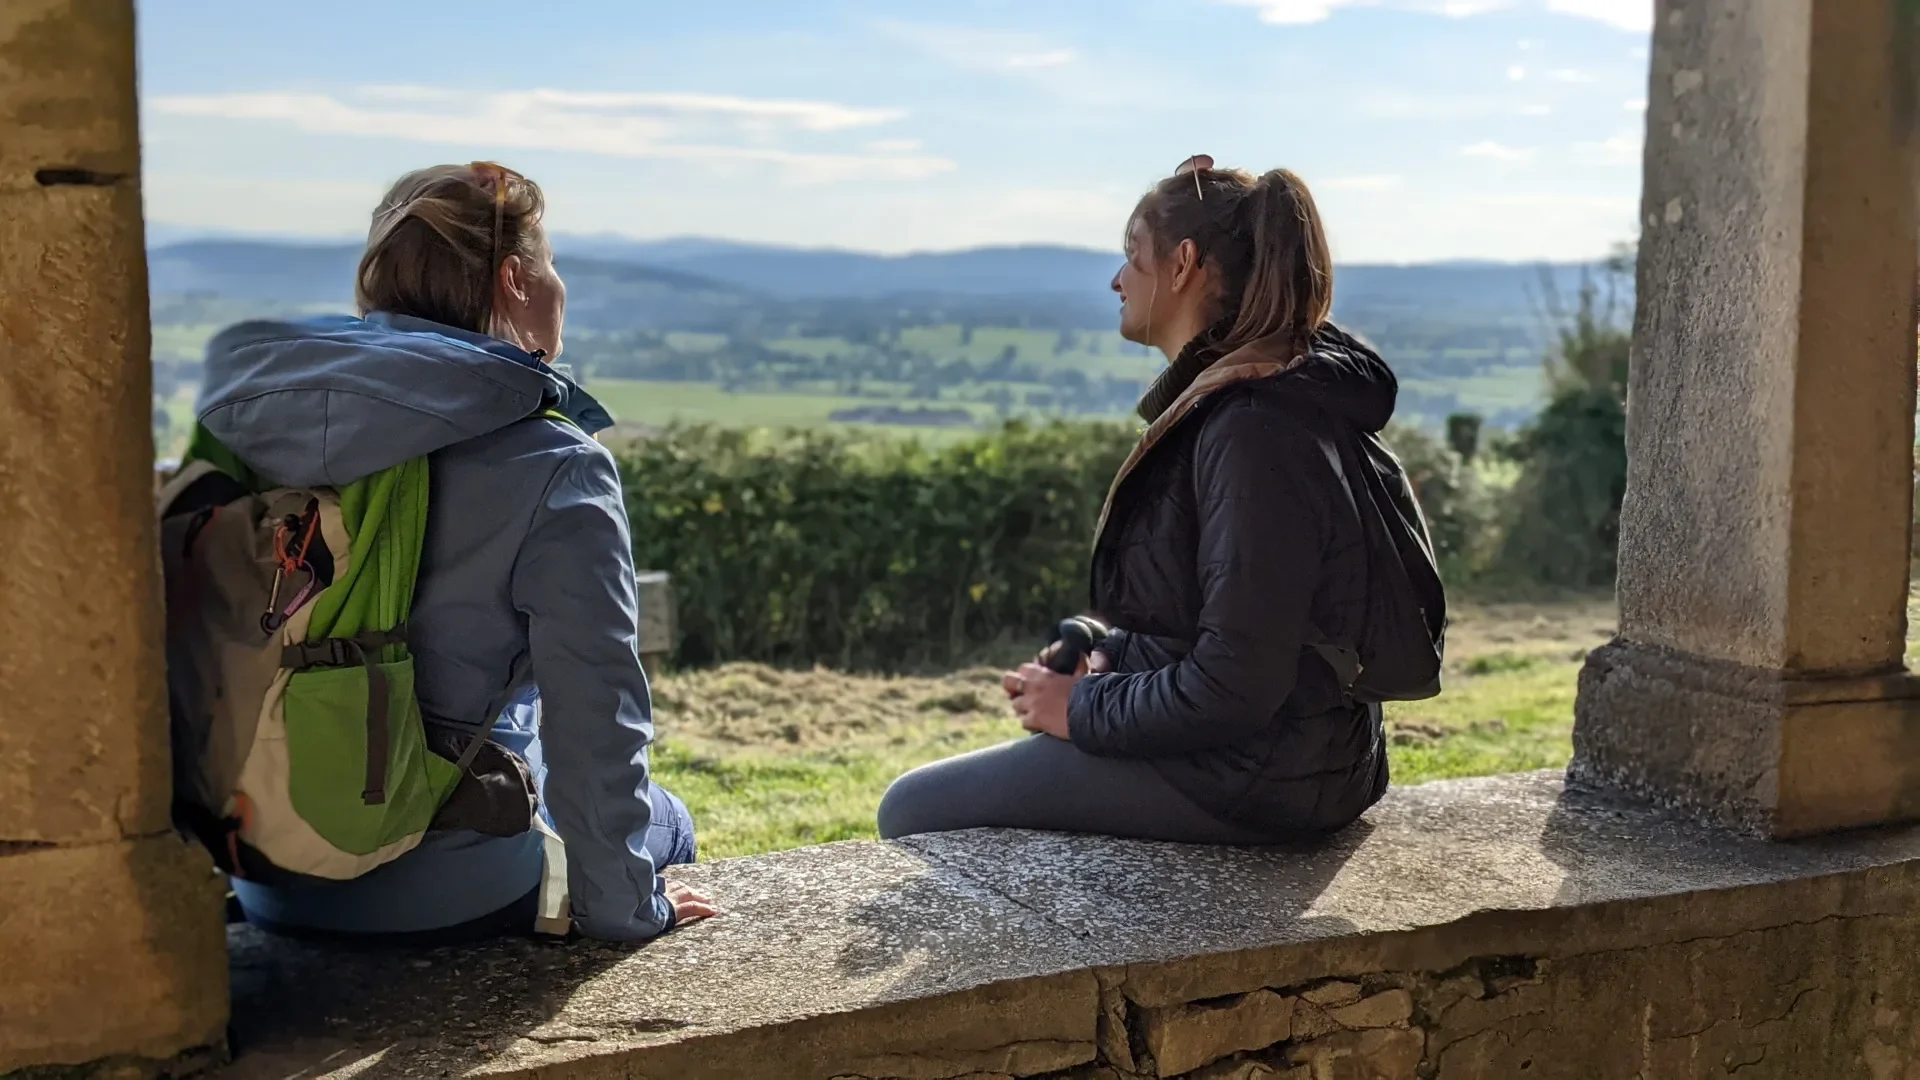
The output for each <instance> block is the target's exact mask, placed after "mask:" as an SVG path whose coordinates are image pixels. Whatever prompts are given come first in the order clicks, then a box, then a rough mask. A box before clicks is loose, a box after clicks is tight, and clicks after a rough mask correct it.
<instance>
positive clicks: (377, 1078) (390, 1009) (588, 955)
mask: <svg viewBox="0 0 1920 1080" xmlns="http://www.w3.org/2000/svg"><path fill="white" fill-rule="evenodd" d="M228 948H229V950H230V952H231V957H232V978H233V998H234V1011H233V1022H232V1028H231V1029H230V1033H229V1034H230V1038H231V1041H232V1049H233V1052H234V1056H235V1058H236V1061H237V1063H236V1065H235V1066H233V1067H232V1068H230V1069H229V1070H228V1071H227V1072H226V1074H225V1075H227V1076H233V1077H255V1076H258V1077H269V1076H271V1077H290V1076H296V1075H308V1074H320V1073H327V1072H331V1071H333V1070H337V1069H341V1068H345V1067H347V1066H349V1065H353V1064H356V1063H358V1064H360V1066H361V1067H360V1068H359V1069H357V1070H356V1071H355V1073H354V1075H355V1076H357V1077H362V1078H366V1080H385V1078H387V1077H392V1076H400V1075H403V1074H411V1073H412V1072H413V1071H415V1070H417V1069H418V1068H419V1066H420V1060H419V1058H418V1057H417V1056H415V1055H414V1054H413V1053H398V1054H395V1053H391V1051H393V1050H395V1049H396V1048H399V1047H403V1046H411V1045H417V1044H420V1043H431V1044H432V1045H433V1048H434V1049H433V1054H432V1059H433V1062H434V1065H435V1066H436V1067H438V1068H443V1069H445V1070H446V1073H447V1074H448V1075H459V1074H462V1073H465V1072H468V1071H471V1070H473V1069H475V1068H478V1067H480V1066H483V1065H485V1064H487V1063H488V1062H490V1061H492V1060H493V1059H494V1058H495V1057H497V1056H498V1052H499V1051H500V1050H501V1049H503V1048H505V1047H507V1046H508V1045H510V1044H513V1043H514V1042H516V1041H517V1040H520V1039H528V1038H531V1039H536V1040H537V1041H564V1040H566V1039H567V1038H568V1035H567V1032H566V1031H565V1030H564V1028H560V1029H556V1028H555V1027H554V1025H553V1024H552V1021H553V1020H554V1019H555V1017H557V1016H559V1015H560V1013H561V1011H562V1010H563V1009H564V1008H565V1007H566V1005H567V1003H568V1002H569V1001H570V1000H571V999H572V997H573V995H574V993H575V992H576V991H577V990H578V989H579V988H580V987H581V986H582V985H583V984H584V983H586V982H588V981H589V980H591V979H592V978H594V977H595V976H596V975H599V974H600V973H602V972H604V971H606V970H607V969H609V968H611V967H613V966H614V965H616V964H618V963H620V962H621V961H622V960H624V959H626V958H628V957H630V956H632V955H633V953H634V951H635V950H634V949H633V948H632V947H621V946H613V945H602V944H596V943H592V942H573V943H570V944H565V945H561V944H550V943H545V942H539V941H534V940H529V939H514V940H503V941H499V942H495V943H491V944H489V945H487V946H486V947H485V948H474V947H472V946H465V947H462V946H452V947H445V948H434V949H416V948H378V947H369V946H356V945H351V944H346V943H341V942H319V941H298V940H292V939H288V938H281V937H274V936H272V935H269V934H265V933H262V932H261V931H259V930H256V929H253V928H251V927H246V926H239V927H235V928H233V929H231V930H230V931H229V932H228ZM626 1022H627V1023H628V1024H629V1025H631V1027H632V1029H633V1033H634V1034H636V1035H640V1034H644V1033H647V1032H650V1031H658V1030H669V1031H670V1030H673V1029H674V1028H676V1027H678V1026H680V1025H679V1023H678V1022H677V1021H672V1020H668V1021H664V1022H663V1024H664V1026H659V1025H655V1026H649V1021H648V1019H647V1018H646V1017H628V1018H626Z"/></svg>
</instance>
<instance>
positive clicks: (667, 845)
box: [493, 688, 699, 870]
mask: <svg viewBox="0 0 1920 1080" xmlns="http://www.w3.org/2000/svg"><path fill="white" fill-rule="evenodd" d="M539 699H540V694H539V691H538V690H535V689H533V688H528V689H527V690H526V691H525V692H523V693H522V694H521V695H520V696H519V697H518V698H515V699H514V701H513V703H512V704H510V705H508V706H507V707H506V708H505V709H503V710H501V713H500V719H499V720H498V721H496V722H495V723H494V725H493V741H494V742H497V743H499V744H500V745H501V746H504V747H506V748H507V749H509V750H511V751H513V752H514V753H516V754H519V755H520V756H521V757H522V758H524V759H526V762H527V766H528V768H530V769H531V770H532V771H533V782H534V784H535V785H536V786H537V787H538V788H539V790H540V791H541V792H543V793H544V792H545V791H546V790H547V762H546V758H545V757H544V756H543V755H542V754H541V752H540V738H539V717H538V714H537V712H536V711H535V703H536V702H538V701H539ZM647 789H648V792H649V794H650V795H651V796H652V800H651V801H652V803H653V823H652V824H651V825H648V826H647V844H646V846H647V854H649V855H651V856H653V866H654V869H656V870H659V869H663V868H665V867H669V866H680V865H683V864H685V863H691V862H697V861H699V860H698V856H699V845H698V843H697V842H696V841H695V839H694V835H693V815H692V814H691V813H689V812H688V811H687V804H686V803H683V802H681V801H680V797H679V796H678V795H675V794H673V793H672V792H670V791H668V790H667V789H666V788H663V787H661V786H660V785H659V784H657V783H656V784H648V785H647ZM540 817H541V818H542V819H543V820H544V821H546V823H547V827H548V828H552V827H553V818H552V817H551V816H550V815H549V814H548V813H547V804H546V802H545V801H544V800H542V801H541V803H540Z"/></svg>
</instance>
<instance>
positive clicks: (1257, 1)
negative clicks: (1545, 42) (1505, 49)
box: [1219, 0, 1653, 48]
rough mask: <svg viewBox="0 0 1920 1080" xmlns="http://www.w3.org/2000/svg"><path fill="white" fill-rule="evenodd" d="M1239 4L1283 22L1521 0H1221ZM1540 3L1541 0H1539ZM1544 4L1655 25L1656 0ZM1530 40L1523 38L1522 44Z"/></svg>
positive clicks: (1448, 10) (1456, 10)
mask: <svg viewBox="0 0 1920 1080" xmlns="http://www.w3.org/2000/svg"><path fill="white" fill-rule="evenodd" d="M1219 2H1222V3H1227V4H1232V5H1234V6H1236V7H1250V8H1257V9H1259V11H1260V19H1261V21H1262V22H1269V23H1276V24H1280V25H1301V24H1305V23H1317V22H1320V21H1322V20H1325V19H1328V18H1331V17H1332V15H1333V13H1334V12H1336V11H1338V10H1340V9H1342V8H1356V7H1387V8H1394V9H1398V10H1401V11H1419V12H1425V13H1428V14H1433V15H1445V16H1448V17H1450V18H1456V19H1457V18H1465V17H1467V16H1470V15H1485V14H1487V13H1488V12H1493V11H1504V10H1507V9H1509V8H1512V7H1515V6H1517V0H1219ZM1535 2H1536V3H1539V2H1540V0H1535ZM1540 6H1543V7H1545V9H1546V10H1548V11H1551V12H1556V13H1558V14H1561V15H1572V16H1576V17H1578V18H1583V19H1595V20H1598V21H1600V22H1603V23H1606V24H1607V25H1609V26H1613V27H1616V28H1618V29H1621V30H1632V31H1637V32H1641V33H1646V32H1650V31H1651V30H1652V29H1653V0H1544V2H1543V3H1541V4H1540ZM1529 44H1530V43H1527V42H1522V43H1521V48H1526V47H1528V45H1529Z"/></svg>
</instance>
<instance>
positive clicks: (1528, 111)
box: [1514, 102, 1553, 116]
mask: <svg viewBox="0 0 1920 1080" xmlns="http://www.w3.org/2000/svg"><path fill="white" fill-rule="evenodd" d="M1514 111H1515V112H1518V113H1519V114H1520V115H1521V116H1552V115H1553V106H1551V105H1542V104H1540V103H1539V102H1535V103H1533V104H1531V105H1522V106H1520V107H1519V108H1518V109H1516V110H1514Z"/></svg>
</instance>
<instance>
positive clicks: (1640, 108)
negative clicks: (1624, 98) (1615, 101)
mask: <svg viewBox="0 0 1920 1080" xmlns="http://www.w3.org/2000/svg"><path fill="white" fill-rule="evenodd" d="M1620 107H1621V108H1623V109H1625V110H1627V111H1628V112H1646V111H1647V99H1646V98H1634V99H1633V100H1632V101H1628V102H1623V103H1622V104H1621V106H1620Z"/></svg>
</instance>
